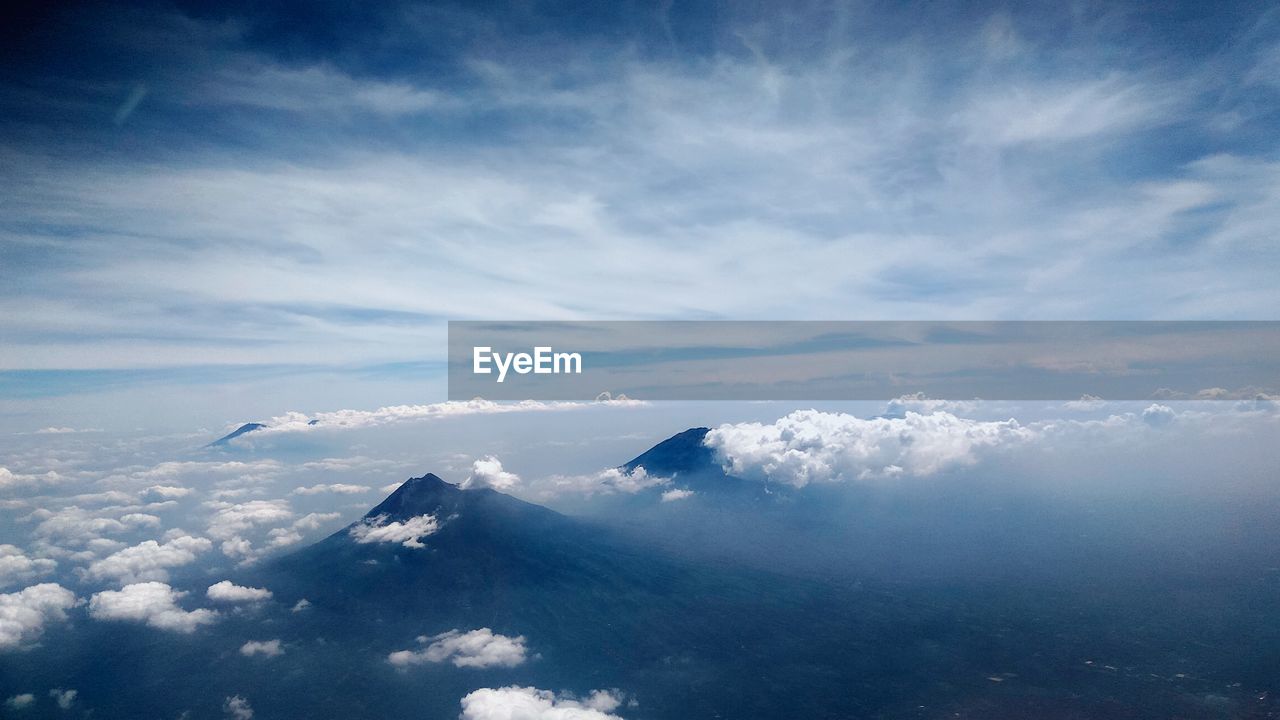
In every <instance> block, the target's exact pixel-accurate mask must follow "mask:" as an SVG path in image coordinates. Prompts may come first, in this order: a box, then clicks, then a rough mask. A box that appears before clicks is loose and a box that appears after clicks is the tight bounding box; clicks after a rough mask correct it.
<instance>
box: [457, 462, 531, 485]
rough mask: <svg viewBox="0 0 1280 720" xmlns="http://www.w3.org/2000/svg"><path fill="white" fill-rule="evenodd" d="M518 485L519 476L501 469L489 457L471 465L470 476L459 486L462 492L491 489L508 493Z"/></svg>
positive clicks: (498, 464) (498, 463) (499, 463)
mask: <svg viewBox="0 0 1280 720" xmlns="http://www.w3.org/2000/svg"><path fill="white" fill-rule="evenodd" d="M519 484H520V476H519V475H516V474H515V473H510V472H507V471H505V470H503V469H502V462H501V461H499V460H498V458H496V457H494V456H492V455H490V456H488V457H485V458H482V459H480V460H476V461H475V462H473V463H472V464H471V474H470V475H469V476H467V479H466V480H463V481H462V484H461V485H460V486H459V487H461V488H462V489H463V490H470V489H475V488H492V489H494V490H497V491H498V492H508V491H510V490H512V489H513V488H515V487H516V486H517V485H519Z"/></svg>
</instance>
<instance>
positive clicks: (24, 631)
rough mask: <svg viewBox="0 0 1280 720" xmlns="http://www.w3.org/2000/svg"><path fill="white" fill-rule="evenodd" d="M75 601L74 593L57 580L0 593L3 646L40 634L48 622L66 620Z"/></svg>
mask: <svg viewBox="0 0 1280 720" xmlns="http://www.w3.org/2000/svg"><path fill="white" fill-rule="evenodd" d="M75 604H76V596H75V593H73V592H71V591H70V590H68V589H66V588H64V587H62V586H61V585H58V584H55V583H42V584H40V585H32V586H31V587H28V588H25V589H23V590H19V591H18V592H14V593H7V594H0V650H4V649H8V648H13V647H17V646H18V645H20V644H22V643H24V642H29V641H33V640H35V639H37V638H39V637H40V634H41V633H42V632H43V631H44V626H45V624H47V623H49V622H51V621H57V620H65V619H66V611H67V610H69V609H71V608H72V607H74V606H75Z"/></svg>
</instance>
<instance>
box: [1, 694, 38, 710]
mask: <svg viewBox="0 0 1280 720" xmlns="http://www.w3.org/2000/svg"><path fill="white" fill-rule="evenodd" d="M35 701H36V696H35V695H32V694H31V693H22V694H20V695H14V696H12V697H10V698H9V699H8V700H5V701H4V704H5V705H7V706H9V709H10V710H23V709H25V708H28V707H30V706H31V705H32V704H34V703H35Z"/></svg>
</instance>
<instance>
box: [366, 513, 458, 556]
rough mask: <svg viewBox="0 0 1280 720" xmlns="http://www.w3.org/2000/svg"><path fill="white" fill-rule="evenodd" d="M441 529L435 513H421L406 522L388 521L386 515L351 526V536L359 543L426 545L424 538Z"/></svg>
mask: <svg viewBox="0 0 1280 720" xmlns="http://www.w3.org/2000/svg"><path fill="white" fill-rule="evenodd" d="M439 529H440V524H439V523H438V522H436V517H435V516H434V515H419V516H417V517H412V518H409V519H408V520H405V521H404V522H401V521H399V520H395V521H392V522H387V516H386V515H379V516H377V517H374V518H367V519H365V520H363V521H361V522H359V523H356V524H355V525H354V526H352V528H351V537H353V538H355V540H356V542H358V543H375V542H379V543H382V542H387V543H400V544H402V545H404V546H405V547H407V548H420V547H425V546H424V545H423V544H422V538H424V537H426V536H428V535H431V534H432V533H434V532H436V531H437V530H439Z"/></svg>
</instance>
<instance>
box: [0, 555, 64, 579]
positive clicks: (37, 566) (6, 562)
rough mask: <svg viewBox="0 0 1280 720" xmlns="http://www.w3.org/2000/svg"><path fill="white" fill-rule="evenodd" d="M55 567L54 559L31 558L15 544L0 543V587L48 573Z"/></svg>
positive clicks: (56, 564) (56, 563)
mask: <svg viewBox="0 0 1280 720" xmlns="http://www.w3.org/2000/svg"><path fill="white" fill-rule="evenodd" d="M57 567H58V562H57V561H56V560H50V559H49V558H31V557H28V556H27V555H26V553H24V552H22V548H19V547H17V546H15V545H0V588H4V587H9V586H10V585H18V584H20V583H25V582H28V581H30V580H33V579H35V578H37V577H40V576H42V575H48V574H49V573H51V572H53V571H54V570H55V569H56V568H57Z"/></svg>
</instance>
